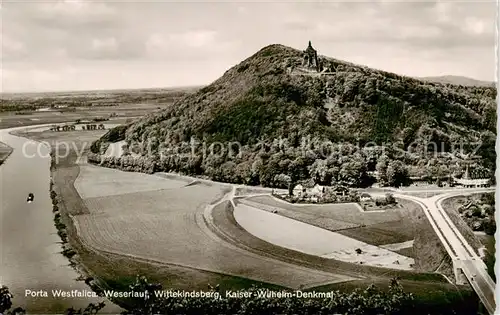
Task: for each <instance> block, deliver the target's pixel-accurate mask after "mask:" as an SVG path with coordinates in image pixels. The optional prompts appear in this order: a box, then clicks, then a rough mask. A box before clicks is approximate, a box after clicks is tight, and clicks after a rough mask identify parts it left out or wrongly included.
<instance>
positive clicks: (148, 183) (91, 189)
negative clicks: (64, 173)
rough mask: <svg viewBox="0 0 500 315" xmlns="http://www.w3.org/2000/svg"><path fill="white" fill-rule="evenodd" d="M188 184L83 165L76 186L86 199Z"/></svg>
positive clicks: (179, 186)
mask: <svg viewBox="0 0 500 315" xmlns="http://www.w3.org/2000/svg"><path fill="white" fill-rule="evenodd" d="M187 184H188V182H187V181H182V180H173V179H169V180H166V179H163V178H160V177H158V176H150V175H147V174H143V173H128V172H123V171H120V170H116V169H111V168H106V169H103V168H101V167H98V166H94V165H82V166H81V167H80V176H79V177H78V179H77V180H76V181H75V187H76V189H77V190H78V192H79V194H80V196H81V197H82V198H84V199H87V198H94V197H102V196H108V197H109V196H113V195H123V194H128V193H139V192H142V191H144V192H147V191H154V190H160V189H172V188H181V187H183V186H185V185H187Z"/></svg>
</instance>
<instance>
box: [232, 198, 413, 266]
mask: <svg viewBox="0 0 500 315" xmlns="http://www.w3.org/2000/svg"><path fill="white" fill-rule="evenodd" d="M258 207H259V206H258V205H256V206H255V207H253V206H249V205H246V204H240V205H237V206H236V209H235V210H234V217H235V219H236V222H238V224H239V225H241V226H242V227H243V228H244V229H245V230H247V231H248V232H249V233H251V234H253V235H255V236H257V237H259V238H261V239H263V240H266V241H268V242H270V243H273V244H277V245H279V246H282V247H285V248H290V249H293V250H296V251H300V252H304V253H307V254H310V255H315V256H320V257H324V258H328V259H335V260H340V261H345V262H349V263H355V264H363V265H369V266H378V267H385V268H392V269H403V270H411V268H412V267H411V266H412V265H413V263H414V261H413V259H410V258H408V257H404V256H402V255H399V254H397V253H395V252H392V251H390V250H387V249H383V248H380V247H377V246H373V245H369V244H367V243H364V242H361V241H358V240H356V239H354V238H350V237H347V236H344V235H342V234H339V233H336V232H332V231H328V230H326V229H323V228H319V227H316V226H314V225H311V224H306V223H303V222H300V221H297V220H294V219H290V218H287V217H284V216H281V215H279V214H274V213H271V212H269V211H265V210H262V209H259V208H258ZM357 250H359V252H356V251H357Z"/></svg>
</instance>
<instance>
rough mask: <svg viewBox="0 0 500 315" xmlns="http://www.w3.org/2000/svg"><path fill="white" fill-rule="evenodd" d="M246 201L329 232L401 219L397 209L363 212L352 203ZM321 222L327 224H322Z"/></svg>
mask: <svg viewBox="0 0 500 315" xmlns="http://www.w3.org/2000/svg"><path fill="white" fill-rule="evenodd" d="M248 201H251V202H255V203H259V204H263V205H265V206H271V207H275V208H276V209H278V211H279V213H280V214H281V215H283V216H285V217H289V218H291V219H295V220H299V221H302V222H305V223H309V224H313V225H318V224H319V225H324V226H320V227H323V228H327V229H329V230H331V231H338V230H343V229H348V228H354V227H360V226H367V225H372V224H379V223H386V222H397V221H399V220H401V218H402V215H401V213H400V211H399V209H395V210H387V211H385V212H363V211H361V210H360V208H359V205H357V204H354V203H344V204H319V205H294V204H290V203H287V202H284V201H281V200H278V199H276V198H273V197H269V196H258V197H252V198H248ZM242 202H244V201H242ZM322 222H328V223H325V224H323V223H322ZM329 225H331V228H328V226H329ZM325 226H327V227H325Z"/></svg>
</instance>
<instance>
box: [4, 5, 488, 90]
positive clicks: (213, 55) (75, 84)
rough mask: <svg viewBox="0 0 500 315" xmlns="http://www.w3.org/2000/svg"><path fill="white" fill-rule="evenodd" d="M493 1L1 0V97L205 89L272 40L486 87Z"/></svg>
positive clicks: (361, 61)
mask: <svg viewBox="0 0 500 315" xmlns="http://www.w3.org/2000/svg"><path fill="white" fill-rule="evenodd" d="M496 11H497V8H496V4H495V2H494V0H490V1H488V2H484V1H483V2H481V1H480V0H475V1H472V0H471V1H469V2H463V1H462V2H457V1H441V2H431V1H422V0H421V1H418V2H417V1H412V2H404V1H397V2H395V1H392V2H387V1H386V2H377V1H375V0H373V1H367V2H357V3H353V2H333V1H329V2H327V1H322V2H316V3H314V2H312V1H309V3H307V2H305V1H302V2H300V1H293V2H286V1H273V2H268V1H259V2H242V1H235V2H232V3H230V2H229V1H217V2H209V1H196V2H194V1H193V2H190V3H186V2H181V1H178V2H174V1H167V0H164V1H162V0H158V1H149V2H146V1H139V0H137V1H90V0H88V1H55V0H54V1H39V2H36V1H33V0H31V1H29V2H28V1H25V2H23V0H16V1H15V2H14V1H6V0H4V1H3V2H2V4H1V9H0V19H1V23H0V25H1V30H0V36H2V37H1V38H2V51H1V53H2V55H1V58H2V65H1V66H2V69H1V81H2V90H3V91H4V92H15V91H58V90H87V89H115V88H143V87H167V86H186V85H203V84H208V83H210V82H211V81H213V80H215V79H216V78H218V77H219V76H221V75H222V74H223V73H224V71H226V70H227V69H229V68H230V67H232V66H234V65H235V64H237V63H238V62H240V61H242V60H243V59H245V58H247V57H249V56H251V55H252V54H253V53H255V52H256V51H257V50H259V49H261V48H262V47H264V46H266V45H269V44H273V43H280V44H284V45H287V46H292V47H294V48H298V49H305V48H306V46H307V41H308V40H311V41H312V43H313V46H314V47H315V48H316V49H317V50H318V53H319V54H322V55H326V56H332V57H335V58H338V59H343V60H347V61H351V62H355V63H360V64H365V65H368V66H371V67H374V68H379V69H383V70H387V71H391V72H396V73H399V74H406V75H412V76H436V75H462V76H468V77H471V78H475V79H480V80H491V81H492V80H494V79H495V75H494V73H495V39H496V38H495V37H496V25H495V19H496Z"/></svg>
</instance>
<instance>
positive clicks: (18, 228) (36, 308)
mask: <svg viewBox="0 0 500 315" xmlns="http://www.w3.org/2000/svg"><path fill="white" fill-rule="evenodd" d="M23 128H25V127H23ZM14 129H19V128H11V129H3V130H0V141H1V142H4V143H6V144H7V145H9V146H10V147H12V148H13V149H14V151H13V152H12V154H11V155H10V156H9V158H8V159H7V160H6V161H5V163H4V164H3V165H2V166H0V200H1V205H2V206H1V211H0V238H1V245H0V284H1V285H7V286H8V287H9V289H10V291H11V293H13V294H14V299H13V302H14V305H13V306H14V307H16V306H21V307H23V308H25V309H26V310H27V312H28V313H30V314H55V313H63V312H64V311H65V310H66V309H67V308H69V307H74V308H80V307H85V306H87V305H88V303H90V302H93V303H95V302H99V301H102V299H101V298H83V297H74V298H71V297H70V298H67V297H55V296H53V293H52V290H66V291H69V290H78V291H79V292H85V291H86V292H90V288H89V287H88V286H87V285H86V284H85V283H83V282H82V281H76V278H77V277H78V274H77V273H76V271H75V270H74V269H73V268H71V267H70V266H69V261H68V260H67V259H66V258H65V257H64V256H63V255H62V254H60V252H61V244H60V238H59V236H58V235H57V230H56V228H55V226H54V222H53V214H52V203H51V200H50V196H49V182H50V169H49V168H50V157H49V152H50V149H49V148H48V147H46V146H44V145H42V144H39V143H38V142H34V141H31V140H28V139H26V138H21V137H17V136H13V135H10V134H9V132H11V131H13V130H14ZM30 192H32V193H33V194H34V195H35V199H34V201H33V202H32V203H27V202H26V198H27V196H28V194H29V193H30ZM26 290H31V291H32V292H37V291H39V290H43V291H46V292H47V297H45V296H40V295H39V296H38V297H33V295H32V294H28V296H26ZM106 304H107V305H108V306H107V307H106V308H105V309H104V310H103V311H101V313H119V311H120V309H119V308H118V307H116V306H115V305H113V304H111V303H110V302H109V301H106Z"/></svg>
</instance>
